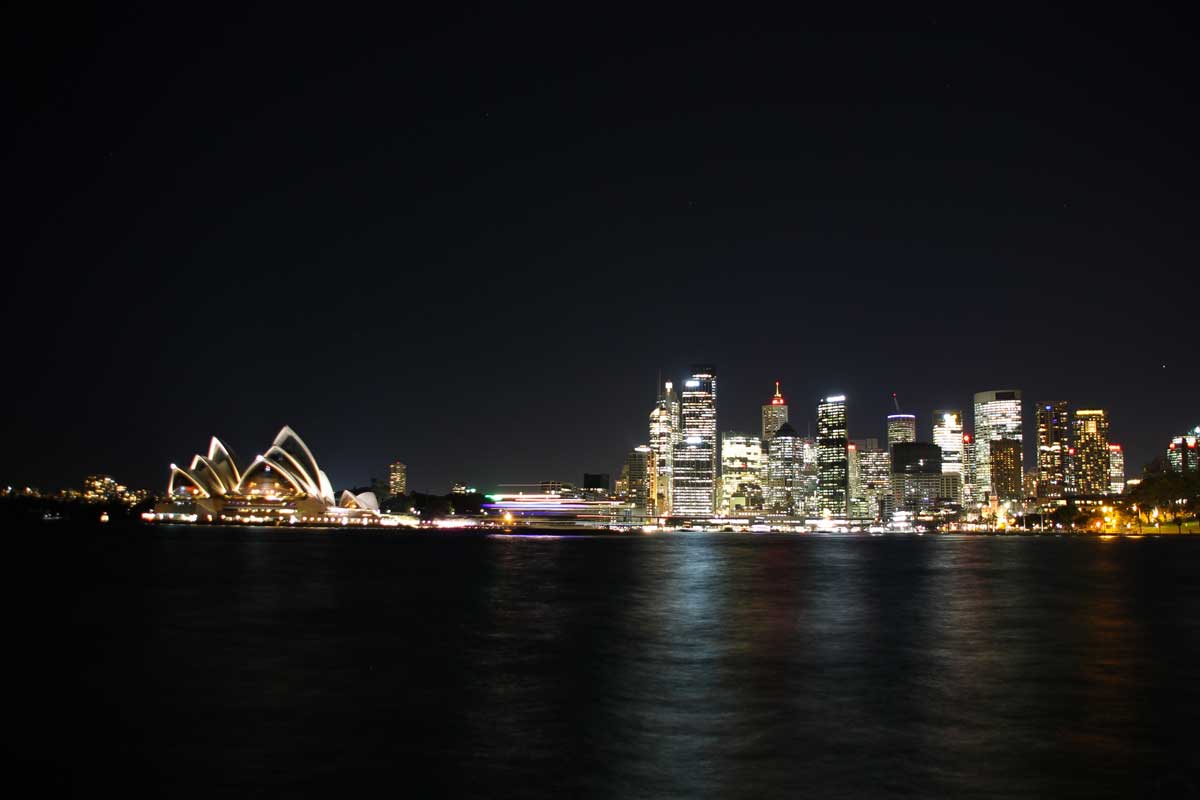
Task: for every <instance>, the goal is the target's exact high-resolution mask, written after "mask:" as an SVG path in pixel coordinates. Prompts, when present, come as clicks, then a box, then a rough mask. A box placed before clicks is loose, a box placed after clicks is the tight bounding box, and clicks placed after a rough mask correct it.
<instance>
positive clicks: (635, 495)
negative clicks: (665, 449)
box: [622, 444, 654, 514]
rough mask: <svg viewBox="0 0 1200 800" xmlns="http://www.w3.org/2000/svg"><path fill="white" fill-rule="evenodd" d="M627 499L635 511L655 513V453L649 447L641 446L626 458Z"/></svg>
mask: <svg viewBox="0 0 1200 800" xmlns="http://www.w3.org/2000/svg"><path fill="white" fill-rule="evenodd" d="M622 471H623V472H624V476H625V499H626V501H627V502H629V503H631V504H632V505H633V508H634V511H635V512H638V513H642V514H653V513H654V496H653V494H652V493H651V492H652V489H653V488H654V451H653V450H651V449H650V446H649V445H645V444H639V445H638V446H637V447H635V448H633V450H632V451H630V453H629V455H628V456H626V458H625V469H624V470H622Z"/></svg>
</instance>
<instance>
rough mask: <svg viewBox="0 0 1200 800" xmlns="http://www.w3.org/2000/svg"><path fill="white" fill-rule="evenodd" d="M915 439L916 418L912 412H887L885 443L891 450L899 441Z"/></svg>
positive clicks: (913, 440)
mask: <svg viewBox="0 0 1200 800" xmlns="http://www.w3.org/2000/svg"><path fill="white" fill-rule="evenodd" d="M916 440H917V418H916V417H914V416H913V415H912V414H888V418H887V443H888V450H891V449H892V448H893V447H895V446H896V445H898V444H900V443H901V442H915V441H916Z"/></svg>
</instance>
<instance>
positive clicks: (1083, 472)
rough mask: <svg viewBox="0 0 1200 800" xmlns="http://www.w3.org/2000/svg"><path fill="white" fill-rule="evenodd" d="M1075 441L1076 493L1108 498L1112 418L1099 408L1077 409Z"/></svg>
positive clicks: (1073, 424)
mask: <svg viewBox="0 0 1200 800" xmlns="http://www.w3.org/2000/svg"><path fill="white" fill-rule="evenodd" d="M1071 423H1072V424H1071V427H1072V429H1073V430H1072V433H1073V434H1074V436H1073V438H1074V439H1075V445H1074V446H1075V490H1076V491H1077V492H1078V493H1079V494H1083V495H1089V494H1091V495H1094V494H1108V415H1107V414H1105V413H1104V410H1103V409H1099V408H1080V409H1076V411H1075V417H1074V419H1073V420H1072V421H1071Z"/></svg>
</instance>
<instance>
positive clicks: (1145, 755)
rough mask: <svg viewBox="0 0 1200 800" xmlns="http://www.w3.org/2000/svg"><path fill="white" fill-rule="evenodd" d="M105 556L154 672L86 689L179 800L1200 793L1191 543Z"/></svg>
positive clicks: (93, 625) (97, 610)
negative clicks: (214, 799)
mask: <svg viewBox="0 0 1200 800" xmlns="http://www.w3.org/2000/svg"><path fill="white" fill-rule="evenodd" d="M122 547H123V548H143V549H144V550H145V551H146V554H147V555H143V557H142V559H141V563H144V562H145V561H146V559H147V558H148V559H149V563H150V566H149V568H148V569H146V570H144V571H142V572H137V573H135V572H133V571H132V570H128V568H126V567H125V566H124V565H125V564H132V563H139V562H137V560H136V559H130V558H128V556H129V553H128V552H123V551H122ZM122 547H118V548H110V549H108V550H103V551H100V552H98V553H96V554H95V557H96V558H97V559H99V561H100V562H102V563H103V564H104V568H105V569H106V570H108V571H109V572H110V573H113V572H115V573H121V572H122V570H123V569H124V570H127V572H128V574H126V575H125V581H126V582H125V583H124V584H119V583H118V584H117V585H122V586H125V587H126V589H125V590H124V591H127V592H129V593H130V594H128V595H126V596H124V600H125V601H126V603H127V605H128V607H132V608H139V609H143V610H144V611H143V613H144V617H142V618H140V619H138V618H134V619H130V617H129V615H128V613H127V612H128V609H126V614H125V616H123V617H122V616H112V615H107V614H105V613H104V612H105V609H104V603H103V602H101V603H99V604H93V605H92V606H90V607H89V608H82V607H81V608H80V609H79V610H78V611H77V620H85V621H87V622H88V623H89V624H88V625H87V626H86V627H85V628H84V629H85V630H86V631H88V634H87V635H90V636H97V637H101V640H98V642H97V643H96V646H97V647H100V648H101V649H103V648H104V647H107V646H109V645H107V644H106V643H107V642H109V641H112V642H125V643H126V644H128V643H129V642H130V641H140V642H141V653H142V657H141V659H140V660H139V661H138V662H137V663H136V664H134V665H133V666H130V660H129V659H128V657H126V658H125V659H124V660H122V659H121V657H120V653H119V652H118V651H114V652H113V654H112V656H113V657H112V658H111V659H110V660H109V661H106V662H102V663H111V664H112V665H113V668H112V669H113V672H112V674H107V673H105V672H104V671H103V670H101V671H100V672H98V673H96V674H95V675H93V676H92V677H91V678H89V680H91V681H93V683H94V685H93V686H92V688H93V690H94V691H95V692H97V693H98V694H99V695H101V696H106V697H109V699H111V700H113V706H114V707H116V706H117V705H118V704H117V702H116V698H115V695H116V694H121V693H122V690H124V691H125V692H126V694H125V695H123V696H125V697H128V696H135V697H140V698H144V701H145V702H144V703H137V702H134V703H129V702H128V701H127V700H126V701H125V702H124V705H123V706H121V707H122V709H123V710H122V711H121V712H120V713H119V714H117V715H116V717H115V719H116V723H115V724H117V726H118V727H121V726H122V725H123V726H124V728H123V730H125V731H126V733H127V734H129V735H132V736H134V739H135V740H136V741H137V742H138V745H137V746H138V748H140V754H141V755H142V756H144V758H145V761H146V763H147V764H152V765H154V766H153V768H152V769H151V771H150V773H149V774H151V775H153V776H154V777H155V779H156V780H158V781H160V782H161V783H162V784H164V785H169V786H171V787H173V788H175V789H181V788H188V787H194V786H203V785H204V780H203V779H202V777H201V778H197V777H195V776H193V780H192V782H190V783H189V782H186V781H183V778H182V777H180V776H182V775H186V774H187V768H186V765H187V764H189V763H192V761H193V760H194V759H195V758H198V757H200V755H202V756H203V758H204V759H207V760H208V761H209V762H211V763H216V764H219V765H221V770H222V771H221V772H220V774H221V775H225V776H233V777H235V778H237V777H240V778H241V780H242V781H244V782H252V783H260V784H265V785H268V786H272V787H274V788H276V789H289V790H295V789H297V788H298V787H299V788H314V787H315V789H320V788H333V787H335V786H337V785H339V784H338V780H340V779H339V778H338V777H337V776H339V775H345V774H355V775H357V776H360V777H362V778H366V777H368V776H370V777H380V778H383V777H385V776H387V777H389V778H391V777H394V776H396V775H401V774H402V775H403V780H405V781H407V783H406V784H405V785H407V786H410V787H424V788H425V789H426V790H427V791H430V792H435V793H455V794H467V795H476V796H496V795H504V794H520V795H523V796H544V797H559V796H564V795H573V796H618V797H637V796H647V797H649V796H663V795H673V796H680V797H724V796H747V797H763V796H781V797H785V796H786V797H790V796H796V795H797V794H800V795H812V794H815V795H819V796H826V797H829V796H846V797H851V796H864V795H866V796H879V795H888V794H905V795H918V796H967V795H980V796H1014V797H1016V796H1098V795H1108V796H1132V795H1145V794H1147V793H1149V794H1151V795H1153V794H1154V793H1155V792H1161V791H1166V789H1165V788H1164V787H1183V790H1184V791H1185V793H1186V790H1187V787H1189V786H1190V785H1191V784H1193V783H1195V782H1196V775H1197V771H1196V757H1195V756H1194V755H1193V752H1194V750H1195V748H1193V747H1191V745H1190V744H1188V737H1187V736H1186V735H1182V733H1183V732H1186V730H1187V727H1188V726H1189V725H1190V724H1191V721H1192V710H1193V709H1195V708H1196V707H1200V702H1198V701H1200V694H1198V693H1197V689H1196V688H1195V685H1194V683H1193V681H1192V680H1191V675H1192V670H1193V668H1194V664H1195V663H1196V657H1197V655H1200V652H1198V649H1200V648H1198V641H1200V636H1198V635H1197V634H1198V633H1200V631H1198V630H1197V620H1198V619H1200V585H1198V584H1197V581H1196V579H1195V577H1194V576H1195V575H1196V574H1200V542H1198V541H1191V540H1175V541H1167V540H1157V539H1155V540H1144V541H1123V540H1118V541H1115V542H1100V541H1097V540H1082V539H1072V538H1061V539H1055V538H1037V539H1028V538H1001V537H974V536H945V537H941V536H938V537H935V536H926V537H871V536H868V535H862V536H839V537H825V536H821V537H816V536H795V535H762V536H755V537H749V536H739V535H714V534H679V535H656V536H628V537H564V538H540V539H537V540H526V539H522V538H520V537H496V536H492V537H488V536H486V535H479V534H474V535H462V536H445V535H433V536H431V535H424V536H419V535H410V536H395V535H388V534H344V535H336V534H330V535H312V534H304V533H295V532H287V533H276V532H271V531H265V532H255V533H249V534H248V533H244V532H239V533H236V534H234V533H230V532H229V531H219V530H218V531H207V532H206V531H205V530H204V529H196V530H194V531H189V532H188V534H187V535H175V534H171V535H165V534H164V535H156V536H152V537H149V538H147V539H145V540H141V541H137V542H129V543H125V544H124V545H122ZM91 596H93V597H94V596H95V595H94V594H93V595H91ZM110 602H115V600H114V601H110ZM131 625H132V626H133V628H132V629H131V628H130V627H129V626H131ZM121 664H123V665H124V669H123V671H122V670H118V669H117V665H121ZM109 718H110V719H113V717H112V716H111V715H110V717H109ZM147 730H154V731H160V732H161V731H168V732H171V734H172V735H170V736H157V735H156V736H145V735H143V734H141V733H137V732H140V731H147ZM131 732H132V733H131ZM198 754H200V755H198ZM347 771H349V773H347ZM184 784H186V785H184Z"/></svg>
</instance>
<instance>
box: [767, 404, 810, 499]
mask: <svg viewBox="0 0 1200 800" xmlns="http://www.w3.org/2000/svg"><path fill="white" fill-rule="evenodd" d="M801 448H802V440H801V438H800V436H799V435H798V434H797V433H796V429H795V428H793V427H792V426H791V423H788V422H785V423H783V424H782V425H780V426H779V428H778V429H776V431H775V435H774V436H772V437H771V441H770V443H769V444H768V451H767V490H766V492H765V495H766V496H765V498H764V499H765V505H766V507H767V510H769V511H772V512H774V513H776V514H798V513H801V512H803V510H804V501H805V497H804V474H803V464H804V461H803V451H802V449H801Z"/></svg>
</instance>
